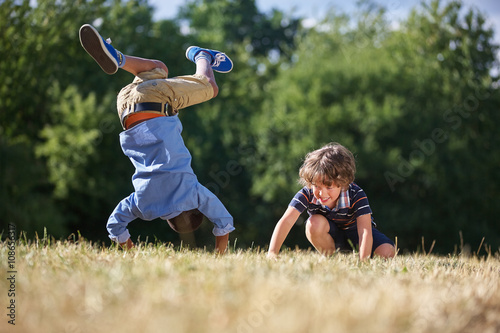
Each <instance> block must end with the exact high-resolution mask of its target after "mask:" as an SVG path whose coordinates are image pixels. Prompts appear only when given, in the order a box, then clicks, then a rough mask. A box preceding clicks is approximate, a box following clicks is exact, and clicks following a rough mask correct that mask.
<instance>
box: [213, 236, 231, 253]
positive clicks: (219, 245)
mask: <svg viewBox="0 0 500 333" xmlns="http://www.w3.org/2000/svg"><path fill="white" fill-rule="evenodd" d="M228 242H229V234H225V235H223V236H215V249H216V250H217V253H219V254H224V253H225V252H226V249H227V243H228Z"/></svg>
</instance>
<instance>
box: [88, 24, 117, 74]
mask: <svg viewBox="0 0 500 333" xmlns="http://www.w3.org/2000/svg"><path fill="white" fill-rule="evenodd" d="M80 43H81V44H82V46H83V48H84V49H85V51H87V53H88V54H89V55H90V56H91V57H92V58H94V60H95V61H96V62H97V64H98V65H99V66H101V68H102V70H103V71H104V72H105V73H106V74H110V75H111V74H114V73H116V72H117V71H118V65H117V64H116V60H115V59H114V57H113V56H112V55H111V54H110V53H109V51H108V49H107V48H106V45H104V41H103V40H102V37H101V35H99V33H98V32H97V30H96V29H94V27H92V26H91V25H88V24H85V25H83V26H82V27H81V28H80Z"/></svg>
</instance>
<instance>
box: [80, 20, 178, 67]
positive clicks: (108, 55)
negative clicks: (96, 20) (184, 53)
mask: <svg viewBox="0 0 500 333" xmlns="http://www.w3.org/2000/svg"><path fill="white" fill-rule="evenodd" d="M80 42H81V44H82V46H83V48H84V49H85V51H87V53H88V54H89V55H90V56H91V57H92V58H94V60H95V61H96V62H97V64H98V65H99V66H101V68H102V70H103V71H104V72H106V73H107V74H114V73H116V72H117V71H118V68H123V69H124V70H126V71H127V72H129V73H132V74H133V75H137V74H138V73H141V72H145V71H149V70H152V69H154V68H162V69H164V70H165V71H166V72H167V74H168V68H167V66H166V65H165V64H164V63H163V62H161V61H159V60H153V59H146V58H139V57H134V56H129V55H124V54H123V53H121V52H120V51H118V50H116V49H115V48H114V47H113V46H112V45H111V41H110V40H108V41H106V40H104V38H103V37H102V36H101V35H100V34H99V32H98V31H97V30H96V29H95V28H94V27H93V26H91V25H90V24H84V25H82V27H81V28H80Z"/></svg>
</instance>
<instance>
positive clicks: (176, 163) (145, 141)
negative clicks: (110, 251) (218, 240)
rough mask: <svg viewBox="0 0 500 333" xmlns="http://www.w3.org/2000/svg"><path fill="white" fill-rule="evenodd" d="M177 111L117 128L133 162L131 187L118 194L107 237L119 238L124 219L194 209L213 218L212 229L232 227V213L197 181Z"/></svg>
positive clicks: (124, 236) (216, 231)
mask: <svg viewBox="0 0 500 333" xmlns="http://www.w3.org/2000/svg"><path fill="white" fill-rule="evenodd" d="M181 132H182V124H181V122H180V120H179V117H178V116H177V115H175V116H171V117H159V118H154V119H150V120H147V121H145V122H142V123H140V124H138V125H136V126H134V127H132V128H131V129H129V130H126V131H123V132H122V133H120V144H121V147H122V150H123V152H124V154H125V155H126V156H128V157H129V158H130V161H131V162H132V164H133V165H134V167H135V173H134V175H133V176H132V184H133V185H134V189H135V192H134V193H132V194H131V195H130V196H128V197H127V198H125V199H123V200H122V201H121V202H120V203H119V204H118V206H117V207H116V208H115V210H114V211H113V213H112V214H111V216H110V217H109V220H108V223H107V229H108V232H109V234H110V236H109V237H110V238H111V239H112V240H114V241H116V242H119V243H123V242H125V241H126V240H127V239H128V238H129V237H130V234H129V232H128V230H127V225H128V223H130V222H131V221H133V220H134V219H136V218H140V219H142V220H146V221H150V220H153V219H156V218H161V219H172V218H174V217H176V216H178V215H179V214H181V213H182V212H184V211H188V210H192V209H198V210H199V211H200V212H201V213H202V214H203V215H205V216H206V217H207V218H208V219H209V220H210V221H211V222H212V223H213V224H214V228H213V231H212V232H213V234H214V235H215V236H223V235H226V234H228V233H229V232H231V231H233V230H234V229H235V228H234V226H233V218H232V216H231V215H230V214H229V212H228V211H227V209H226V208H225V207H224V205H223V204H222V202H221V201H220V200H219V199H218V198H217V197H216V196H215V195H214V194H213V193H212V192H210V191H209V190H208V189H207V188H206V187H204V186H203V185H201V184H200V183H199V182H198V178H197V177H196V175H195V174H194V172H193V169H192V168H191V154H190V153H189V151H188V149H187V148H186V146H185V145H184V141H183V139H182V136H181Z"/></svg>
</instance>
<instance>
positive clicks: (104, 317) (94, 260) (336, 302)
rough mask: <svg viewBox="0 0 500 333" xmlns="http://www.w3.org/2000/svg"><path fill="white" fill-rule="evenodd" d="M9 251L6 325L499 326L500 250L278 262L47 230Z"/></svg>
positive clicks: (4, 266)
mask: <svg viewBox="0 0 500 333" xmlns="http://www.w3.org/2000/svg"><path fill="white" fill-rule="evenodd" d="M9 250H12V249H9V247H8V245H7V243H5V242H4V243H0V258H1V270H2V275H3V277H2V279H1V281H2V282H1V283H0V295H1V296H0V299H1V300H2V301H1V308H2V309H3V312H4V313H3V314H2V318H3V319H2V322H1V323H0V331H1V332H37V333H45V332H47V333H58V332H85V333H87V332H122V333H126V332H190V333H191V332H237V333H240V332H241V333H246V332H256V333H257V332H297V333H299V332H300V333H303V332H325V333H327V332H328V333H331V332H371V333H374V332H375V333H376V332H384V333H387V332H415V333H417V332H418V333H421V332H440V333H443V332H491V333H494V332H499V331H500V278H499V277H500V256H499V254H498V253H496V254H490V255H489V256H488V257H483V258H477V257H468V258H466V257H461V256H448V257H446V256H434V255H428V256H425V255H422V254H415V255H399V256H397V257H396V258H394V259H393V260H388V261H384V260H380V259H372V260H370V261H368V262H359V260H358V258H357V256H356V255H355V254H338V255H334V256H333V257H330V258H325V257H322V256H320V255H318V254H317V253H314V252H294V251H289V252H286V251H285V252H284V253H283V254H282V255H281V257H280V258H279V259H278V260H277V261H273V260H269V259H267V258H266V256H265V253H263V252H260V251H257V250H238V249H236V250H235V249H232V250H231V251H229V253H228V254H226V255H224V256H216V255H214V254H213V253H210V252H206V251H202V250H188V249H174V248H173V247H172V246H169V245H162V244H157V245H151V244H148V245H144V244H143V245H140V246H139V247H138V248H136V249H134V250H132V251H130V252H124V251H121V250H119V249H116V248H103V247H100V246H95V245H92V244H91V243H89V242H87V241H81V242H76V243H73V242H60V241H57V242H55V241H52V242H48V241H45V242H41V241H39V242H17V243H16V245H15V258H14V259H15V260H12V259H13V257H12V254H13V253H12V252H11V253H10V254H11V257H10V259H11V260H10V264H11V265H12V266H9V264H8V263H9V255H8V254H9ZM12 269H14V272H15V273H14V274H13V275H14V277H15V278H14V279H11V280H9V277H10V276H12V274H9V273H8V272H10V271H11V270H12ZM12 283H13V284H12ZM9 290H11V291H12V290H14V292H15V297H10V296H8V295H9ZM12 299H14V302H15V326H13V325H11V324H9V322H8V321H9V320H11V319H10V318H9V316H8V314H9V311H10V310H9V309H8V308H7V307H8V306H9V304H10V303H9V302H10V301H11V300H12Z"/></svg>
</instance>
